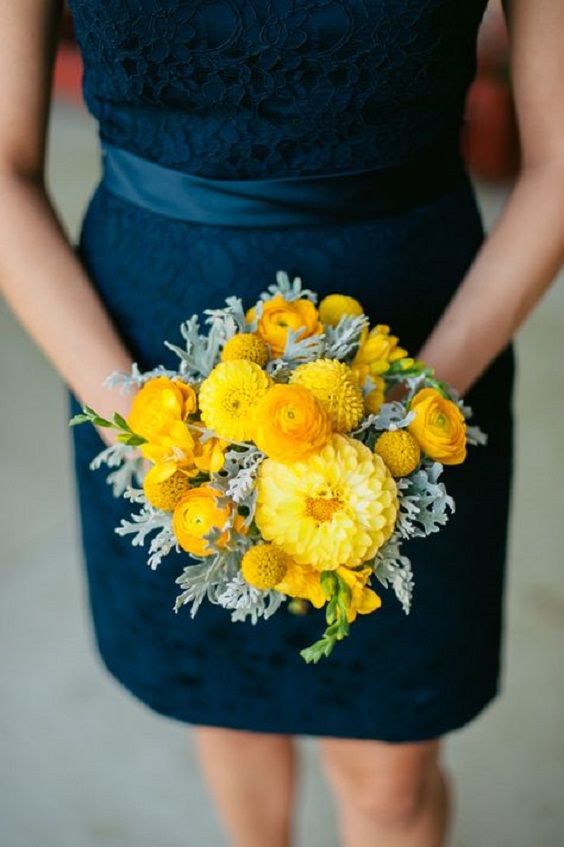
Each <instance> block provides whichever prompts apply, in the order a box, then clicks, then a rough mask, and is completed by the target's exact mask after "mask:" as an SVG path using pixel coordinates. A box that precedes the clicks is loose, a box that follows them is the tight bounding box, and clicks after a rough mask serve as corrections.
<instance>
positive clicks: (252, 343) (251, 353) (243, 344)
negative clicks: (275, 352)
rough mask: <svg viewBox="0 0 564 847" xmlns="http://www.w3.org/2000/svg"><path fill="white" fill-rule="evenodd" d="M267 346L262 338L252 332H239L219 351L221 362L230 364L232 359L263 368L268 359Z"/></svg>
mask: <svg viewBox="0 0 564 847" xmlns="http://www.w3.org/2000/svg"><path fill="white" fill-rule="evenodd" d="M269 358H270V357H269V353H268V346H267V344H266V342H265V341H263V340H262V338H259V337H258V335H255V334H254V333H253V332H241V333H239V335H234V336H233V338H230V339H229V341H227V342H226V343H225V347H224V348H223V350H222V351H221V361H222V362H230V361H232V360H233V359H247V360H248V361H249V362H255V364H257V365H259V367H261V368H264V366H265V365H266V363H267V362H268V359H269Z"/></svg>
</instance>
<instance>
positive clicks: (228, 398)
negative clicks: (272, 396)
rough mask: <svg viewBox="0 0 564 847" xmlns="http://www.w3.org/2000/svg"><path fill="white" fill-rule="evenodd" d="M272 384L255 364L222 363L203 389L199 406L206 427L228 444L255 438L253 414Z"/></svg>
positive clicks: (204, 382) (205, 381)
mask: <svg viewBox="0 0 564 847" xmlns="http://www.w3.org/2000/svg"><path fill="white" fill-rule="evenodd" d="M270 384H271V380H270V377H269V376H268V374H267V373H265V371H263V370H262V368H260V367H259V366H258V365H257V364H255V363H254V362H248V361H247V360H246V359H237V360H234V361H231V362H221V363H220V364H219V365H216V367H215V368H214V369H213V371H212V372H211V373H210V375H209V376H208V377H207V379H205V380H204V381H203V382H202V385H201V387H200V395H199V405H200V413H201V416H202V420H203V422H204V424H205V425H206V426H207V427H208V428H209V429H213V430H215V432H216V433H217V435H218V436H219V437H220V438H225V439H227V440H228V441H248V440H249V439H250V438H251V422H252V413H253V411H254V408H255V406H256V405H257V403H258V402H259V401H260V400H261V399H262V397H264V395H265V394H266V392H267V391H268V389H269V387H270Z"/></svg>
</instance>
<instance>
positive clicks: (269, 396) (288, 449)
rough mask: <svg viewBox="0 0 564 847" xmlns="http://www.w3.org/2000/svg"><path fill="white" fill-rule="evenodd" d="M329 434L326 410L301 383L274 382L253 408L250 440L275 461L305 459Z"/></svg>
mask: <svg viewBox="0 0 564 847" xmlns="http://www.w3.org/2000/svg"><path fill="white" fill-rule="evenodd" d="M330 436H331V424H330V422H329V416H328V414H327V412H326V411H325V409H324V408H323V406H322V405H321V403H320V402H319V400H318V399H317V397H315V396H314V394H313V393H312V392H311V391H309V390H308V389H307V388H304V386H303V385H282V384H280V385H273V386H272V388H271V389H270V390H269V391H267V393H266V394H265V395H264V397H263V398H262V400H261V401H260V402H259V404H258V405H257V407H256V410H255V415H254V426H253V441H254V442H255V444H256V445H257V447H258V448H259V449H260V450H262V451H263V452H264V453H266V455H267V456H270V458H272V459H276V461H277V462H286V463H288V462H296V461H299V460H300V459H305V458H307V456H311V455H312V454H313V453H315V452H316V451H317V450H319V449H320V448H321V447H323V445H324V444H326V443H327V441H328V440H329V438H330Z"/></svg>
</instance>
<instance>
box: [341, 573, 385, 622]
mask: <svg viewBox="0 0 564 847" xmlns="http://www.w3.org/2000/svg"><path fill="white" fill-rule="evenodd" d="M337 573H338V574H339V576H340V577H341V579H342V580H343V582H346V584H347V585H348V587H349V588H350V590H351V600H350V603H349V605H348V607H347V620H348V622H349V623H352V622H353V621H354V620H355V618H356V616H357V615H369V614H370V612H374V611H375V610H376V609H379V608H380V606H381V605H382V600H381V599H380V597H379V596H378V595H377V594H376V592H375V591H373V590H372V589H371V588H368V586H367V582H368V580H369V579H370V575H371V574H372V573H373V571H372V568H364V569H363V570H361V571H353V570H351V569H350V568H346V567H340V568H337Z"/></svg>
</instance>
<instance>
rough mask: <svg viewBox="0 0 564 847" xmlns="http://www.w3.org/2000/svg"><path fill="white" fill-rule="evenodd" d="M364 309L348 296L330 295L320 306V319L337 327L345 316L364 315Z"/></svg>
mask: <svg viewBox="0 0 564 847" xmlns="http://www.w3.org/2000/svg"><path fill="white" fill-rule="evenodd" d="M363 311H364V310H363V308H362V306H361V305H360V303H359V302H358V300H355V298H354V297H349V296H348V295H347V294H328V295H327V297H324V298H323V300H322V301H321V303H320V304H319V319H320V320H321V323H323V324H327V325H328V326H337V324H338V323H339V321H340V320H341V318H342V317H343V315H362V313H363Z"/></svg>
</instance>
